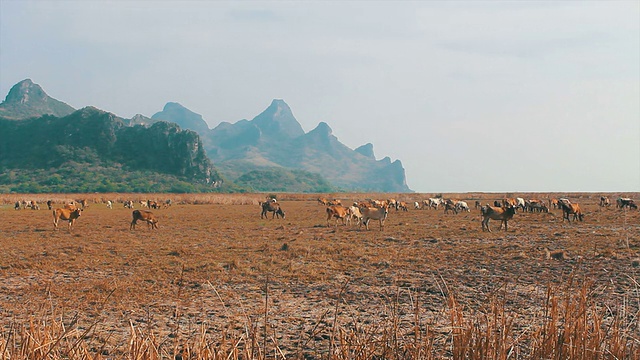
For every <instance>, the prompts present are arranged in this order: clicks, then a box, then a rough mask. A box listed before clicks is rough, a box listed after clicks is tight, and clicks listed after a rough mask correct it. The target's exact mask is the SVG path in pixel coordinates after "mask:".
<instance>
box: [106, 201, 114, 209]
mask: <svg viewBox="0 0 640 360" xmlns="http://www.w3.org/2000/svg"><path fill="white" fill-rule="evenodd" d="M107 208H109V209H113V203H112V202H111V200H107Z"/></svg>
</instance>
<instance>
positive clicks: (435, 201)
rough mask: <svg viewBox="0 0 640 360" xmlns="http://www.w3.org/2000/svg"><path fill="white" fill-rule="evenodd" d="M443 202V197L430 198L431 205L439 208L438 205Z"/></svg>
mask: <svg viewBox="0 0 640 360" xmlns="http://www.w3.org/2000/svg"><path fill="white" fill-rule="evenodd" d="M443 204H444V201H443V200H442V198H429V207H432V208H434V209H436V210H437V209H438V206H440V205H443Z"/></svg>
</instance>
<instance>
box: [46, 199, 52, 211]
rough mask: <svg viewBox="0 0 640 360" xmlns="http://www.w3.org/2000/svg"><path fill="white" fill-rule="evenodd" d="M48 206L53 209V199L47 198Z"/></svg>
mask: <svg viewBox="0 0 640 360" xmlns="http://www.w3.org/2000/svg"><path fill="white" fill-rule="evenodd" d="M47 207H48V208H49V210H51V209H53V202H52V201H51V200H47Z"/></svg>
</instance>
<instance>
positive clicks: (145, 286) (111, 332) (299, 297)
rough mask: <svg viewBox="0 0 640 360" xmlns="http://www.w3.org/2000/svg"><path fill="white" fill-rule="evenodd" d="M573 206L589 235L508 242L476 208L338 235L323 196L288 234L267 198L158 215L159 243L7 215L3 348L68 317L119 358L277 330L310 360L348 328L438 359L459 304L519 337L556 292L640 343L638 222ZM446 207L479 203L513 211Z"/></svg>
mask: <svg viewBox="0 0 640 360" xmlns="http://www.w3.org/2000/svg"><path fill="white" fill-rule="evenodd" d="M635 195H637V194H635ZM338 196H339V197H340V198H341V199H342V200H343V203H350V202H352V201H354V200H362V198H363V197H364V195H362V196H361V195H358V194H352V195H346V194H341V195H338ZM574 196H575V197H576V198H577V199H576V201H577V202H579V203H580V205H581V206H582V207H583V209H585V210H586V211H585V213H586V216H585V221H584V222H571V223H568V222H566V221H562V216H561V213H560V211H559V210H553V209H552V210H551V212H549V213H518V214H516V216H515V218H514V219H513V220H512V221H511V222H509V231H507V232H505V231H498V229H497V228H498V224H497V222H494V221H492V222H491V223H490V224H491V225H492V229H493V232H492V233H487V232H482V231H481V225H480V215H479V210H475V209H473V208H472V210H471V212H470V213H466V212H465V213H460V214H457V215H453V214H444V213H443V211H442V210H437V211H436V210H414V209H411V208H410V209H409V211H408V212H402V211H398V212H396V211H395V210H391V212H390V214H389V218H388V220H387V222H386V223H385V228H384V230H383V231H380V230H379V229H378V225H377V223H376V222H374V221H372V223H371V230H369V231H366V230H364V228H358V227H356V226H353V227H349V226H342V225H341V226H338V227H336V226H330V227H327V223H326V214H325V207H323V206H321V205H318V204H317V202H316V201H315V197H313V196H311V195H309V196H307V197H302V196H297V197H291V199H287V197H286V196H283V197H282V199H281V200H280V202H281V204H282V208H283V209H284V210H285V212H286V219H284V220H283V219H271V216H269V218H268V219H260V208H259V206H258V205H257V201H258V200H262V197H263V195H255V199H256V202H255V203H253V204H246V205H242V204H240V205H226V204H202V205H193V204H176V205H173V206H171V207H170V208H168V209H163V210H154V212H155V213H156V214H157V215H158V217H159V227H160V228H159V230H148V229H147V227H146V224H142V223H140V224H139V225H138V229H137V230H135V231H130V230H129V223H130V221H131V210H129V209H124V208H123V207H122V204H115V206H114V209H113V210H110V209H107V208H106V206H105V205H104V204H91V206H90V207H89V208H88V209H87V210H86V211H85V212H83V214H82V216H81V217H80V219H79V220H78V222H77V223H76V227H75V229H74V230H73V231H71V232H68V231H67V230H66V228H65V227H64V226H63V227H61V230H59V231H54V230H53V223H52V216H51V212H50V211H48V210H39V211H37V210H36V211H31V210H19V211H16V210H13V207H12V206H11V205H4V206H2V207H1V208H0V246H1V247H0V248H1V249H2V250H1V251H0V290H1V292H0V295H1V297H0V326H1V328H0V329H1V330H2V331H3V333H4V334H5V337H6V334H8V333H9V332H10V331H11V329H14V328H15V327H16V326H21V324H22V325H24V324H28V323H29V322H30V321H32V322H35V323H38V322H46V321H48V320H50V319H52V318H55V319H60V320H61V321H63V322H64V323H65V324H68V325H69V326H71V325H73V326H76V327H78V329H80V330H83V329H90V336H87V337H86V341H87V342H88V343H89V346H90V347H92V348H95V349H104V350H102V351H103V354H105V355H113V356H115V357H118V355H119V354H120V355H121V354H123V353H125V352H126V349H127V342H128V340H129V339H130V338H131V334H132V333H131V329H132V328H135V329H139V330H140V331H141V332H144V333H147V334H154V336H155V337H156V338H157V339H159V342H160V343H166V344H167V346H169V344H173V343H174V342H175V341H174V340H175V339H176V338H180V339H188V338H190V337H191V338H192V337H194V336H195V334H198V333H202V332H207V333H210V334H217V335H216V336H223V335H228V336H229V337H231V338H237V337H239V336H248V334H250V333H256V332H260V331H262V328H263V326H264V322H265V321H266V322H267V324H268V328H267V329H268V330H267V335H268V336H267V338H266V339H267V342H268V345H267V346H266V347H269V348H278V349H280V350H279V351H282V354H284V355H285V356H291V355H292V354H295V353H299V352H300V351H302V352H304V353H305V356H307V357H310V358H313V357H318V356H320V355H321V354H323V353H326V352H327V351H328V343H329V342H330V338H331V337H332V336H334V335H335V334H336V332H337V331H338V330H340V329H342V330H344V329H353V328H358V327H359V328H360V329H365V330H366V331H365V332H367V331H368V332H371V333H372V334H374V333H376V332H379V331H382V330H381V329H383V328H385V327H389V326H391V327H396V328H398V329H401V331H400V333H401V334H402V335H403V336H404V337H406V338H410V337H411V336H415V326H416V324H418V325H419V326H428V327H429V329H430V331H432V332H433V333H434V334H435V335H434V352H435V354H436V355H439V356H449V355H450V353H449V342H450V336H449V335H450V333H451V321H450V319H449V317H448V316H449V315H448V313H447V309H448V305H447V299H448V298H449V296H450V295H452V296H453V297H454V298H455V299H456V301H457V302H458V303H459V304H460V305H461V306H463V308H464V310H465V313H466V314H468V315H469V316H472V315H473V314H478V313H488V312H490V309H489V306H490V304H495V303H496V301H497V302H498V303H500V304H503V306H504V307H505V308H506V310H507V311H508V312H509V313H510V314H512V316H513V318H514V319H515V327H514V330H513V331H514V333H517V332H518V331H525V330H526V328H527V327H529V326H531V324H532V322H533V321H537V320H538V319H540V318H541V316H542V315H543V314H541V312H542V311H543V309H544V303H545V301H546V298H547V289H548V288H549V287H552V288H555V289H557V290H558V291H576V289H579V288H581V287H582V286H583V284H584V286H587V287H588V289H589V298H590V300H591V301H592V302H593V304H594V306H596V307H597V308H598V309H603V313H606V314H607V316H606V317H605V318H613V317H614V315H615V316H622V317H623V318H624V319H625V324H626V326H627V329H626V330H627V331H629V333H630V334H634V333H635V334H636V336H635V341H638V338H639V337H640V336H637V334H639V333H640V328H639V327H638V326H639V325H638V324H639V322H638V315H639V311H640V286H639V282H640V281H639V280H640V279H639V273H640V267H639V266H637V265H638V264H637V261H638V258H639V257H640V212H639V211H637V210H619V209H616V208H615V205H613V206H611V207H610V208H599V207H598V205H597V202H598V197H599V194H597V195H596V194H579V195H578V194H574ZM398 197H400V198H401V200H405V201H407V202H410V203H413V201H421V200H422V199H424V198H426V197H427V196H426V195H418V194H402V195H399V196H398ZM450 197H452V198H456V199H466V200H467V201H468V203H469V204H470V205H472V204H473V199H472V198H482V202H483V203H487V202H492V201H493V200H494V199H496V198H501V196H498V195H491V194H484V195H471V194H457V195H456V194H454V195H451V196H450ZM537 197H540V196H537ZM294 198H295V199H294ZM636 198H637V197H636ZM472 207H473V206H472ZM45 208H46V206H45ZM137 208H139V206H138V207H137ZM523 346H524V345H523ZM96 351H97V350H96ZM520 351H522V352H523V353H524V352H526V349H520Z"/></svg>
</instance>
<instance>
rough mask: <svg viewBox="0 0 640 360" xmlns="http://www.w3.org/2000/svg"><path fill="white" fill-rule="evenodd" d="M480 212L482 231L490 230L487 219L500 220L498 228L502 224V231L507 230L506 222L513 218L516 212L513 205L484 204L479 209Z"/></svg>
mask: <svg viewBox="0 0 640 360" xmlns="http://www.w3.org/2000/svg"><path fill="white" fill-rule="evenodd" d="M480 211H481V212H482V231H488V232H491V229H490V228H489V220H490V219H493V220H500V221H501V223H500V229H502V224H504V231H507V222H508V221H509V220H511V219H512V218H513V215H515V213H516V208H515V206H503V207H494V206H489V205H485V206H483V207H482V208H481V210H480Z"/></svg>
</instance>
